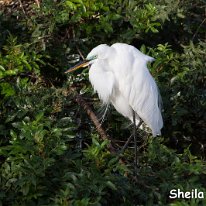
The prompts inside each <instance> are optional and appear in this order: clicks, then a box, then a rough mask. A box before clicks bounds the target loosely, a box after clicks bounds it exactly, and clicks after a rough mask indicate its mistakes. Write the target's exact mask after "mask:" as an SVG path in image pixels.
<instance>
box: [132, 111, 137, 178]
mask: <svg viewBox="0 0 206 206" xmlns="http://www.w3.org/2000/svg"><path fill="white" fill-rule="evenodd" d="M132 113H133V124H134V129H133V135H134V151H135V166H134V168H135V175H136V174H137V128H136V119H135V111H134V110H133V111H132Z"/></svg>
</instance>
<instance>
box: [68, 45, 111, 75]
mask: <svg viewBox="0 0 206 206" xmlns="http://www.w3.org/2000/svg"><path fill="white" fill-rule="evenodd" d="M109 49H110V47H109V46H108V45H106V44H100V45H99V46H97V47H95V48H94V49H92V50H91V52H90V53H89V54H88V55H87V57H86V59H85V60H83V61H82V62H80V63H78V64H76V65H75V66H73V67H71V68H70V69H68V70H67V71H66V72H65V73H69V72H73V71H75V70H77V69H79V68H84V67H87V66H89V65H92V64H93V63H95V61H97V60H100V59H102V60H103V59H106V58H107V57H108V55H109Z"/></svg>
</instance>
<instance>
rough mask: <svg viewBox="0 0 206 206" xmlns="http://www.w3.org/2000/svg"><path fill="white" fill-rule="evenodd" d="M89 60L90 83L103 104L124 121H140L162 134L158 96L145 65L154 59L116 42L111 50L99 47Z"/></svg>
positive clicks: (156, 133) (154, 134)
mask: <svg viewBox="0 0 206 206" xmlns="http://www.w3.org/2000/svg"><path fill="white" fill-rule="evenodd" d="M94 56H96V57H97V58H96V59H94V60H92V61H90V64H91V68H90V70H89V80H90V82H91V84H92V86H93V87H94V90H95V91H97V93H98V95H99V98H100V99H101V100H102V101H103V103H105V104H109V103H111V104H112V105H113V106H114V107H115V109H116V110H117V111H118V112H119V113H121V114H122V115H123V116H125V117H126V118H128V119H130V120H131V121H133V111H134V112H135V113H136V124H138V123H139V121H140V118H141V119H142V120H143V121H144V122H145V123H146V124H147V125H148V127H149V128H150V129H151V130H152V134H153V136H156V135H160V134H161V128H162V126H163V121H162V115H161V108H160V95H159V92H158V88H157V85H156V83H155V81H154V79H153V77H152V76H151V74H150V72H149V70H148V68H147V63H148V62H150V61H153V60H154V59H153V58H152V57H150V56H147V55H145V54H143V53H141V52H140V51H139V50H138V49H136V48H135V47H133V46H131V45H127V44H123V43H116V44H113V45H112V46H111V47H110V46H108V45H106V44H102V45H99V46H97V47H95V48H94V49H93V50H92V51H91V52H90V53H89V54H88V56H87V59H92V57H94Z"/></svg>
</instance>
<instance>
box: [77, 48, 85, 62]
mask: <svg viewBox="0 0 206 206" xmlns="http://www.w3.org/2000/svg"><path fill="white" fill-rule="evenodd" d="M76 48H77V51H78V52H79V55H80V56H81V58H82V59H83V60H85V57H84V55H83V54H82V52H81V51H80V49H79V47H78V46H77V47H76Z"/></svg>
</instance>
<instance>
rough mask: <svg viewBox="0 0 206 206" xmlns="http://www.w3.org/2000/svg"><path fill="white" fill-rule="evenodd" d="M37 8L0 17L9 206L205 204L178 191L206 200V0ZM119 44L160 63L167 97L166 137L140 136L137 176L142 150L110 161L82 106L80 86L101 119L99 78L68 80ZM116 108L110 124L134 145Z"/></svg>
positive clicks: (2, 139) (1, 195) (157, 70)
mask: <svg viewBox="0 0 206 206" xmlns="http://www.w3.org/2000/svg"><path fill="white" fill-rule="evenodd" d="M19 2H22V5H19ZM28 2H29V1H24V0H22V1H18V2H17V4H12V5H11V6H9V5H7V6H3V7H2V11H1V12H0V97H1V98H0V185H1V188H0V205H117V204H118V205H171V206H174V205H205V199H204V200H201V199H185V200H184V199H174V200H172V199H169V195H168V194H169V191H170V190H171V189H174V188H180V189H181V190H183V191H191V190H192V189H194V188H197V189H198V190H199V191H203V192H204V193H205V195H206V185H205V182H206V181H205V179H206V174H205V171H206V170H205V167H206V164H205V142H206V141H205V132H206V127H205V120H206V116H205V114H206V103H205V96H206V90H205V88H206V87H205V86H206V85H205V75H206V74H205V56H206V52H205V51H206V43H205V31H204V25H205V16H204V9H205V4H204V1H201V0H198V1H193V0H187V1H168V0H160V1H156V0H138V1H133V0H126V1H123V0H111V1H107V0H103V1H100V0H98V1H94V0H90V1H89V0H59V1H51V0H44V1H41V3H40V7H38V6H37V5H35V4H33V2H34V1H31V2H30V3H28ZM15 5H16V6H15ZM14 6H15V7H14ZM11 11H12V12H11ZM114 42H126V43H130V44H133V45H134V46H136V47H137V48H140V49H141V50H142V52H144V53H147V54H149V55H151V56H153V57H154V58H155V59H156V61H155V62H154V63H152V64H151V65H149V67H150V70H151V73H152V75H153V76H154V77H155V79H156V81H157V82H158V85H159V87H160V92H161V95H162V99H163V106H164V111H163V116H164V129H163V136H162V137H161V138H160V137H159V138H156V139H152V138H151V137H150V134H149V133H147V132H143V131H139V135H140V137H141V138H140V141H139V142H138V145H139V148H140V149H139V151H138V153H139V154H138V157H139V165H138V174H137V176H135V175H134V169H133V161H134V160H133V156H134V155H133V152H132V150H130V149H128V150H127V151H126V152H125V154H124V155H117V154H111V153H110V152H109V151H108V148H107V145H108V141H102V140H100V139H99V135H98V134H97V132H96V129H95V127H94V125H93V124H92V122H91V121H90V120H89V118H88V116H87V115H86V112H84V111H83V110H82V109H81V108H80V107H79V105H77V104H76V102H75V93H74V92H73V88H75V89H76V90H77V92H79V93H80V94H82V95H83V96H84V97H85V98H86V100H87V101H88V102H89V103H90V102H91V103H92V105H93V108H94V110H95V111H98V112H99V113H100V116H101V113H102V111H101V110H102V109H100V110H99V109H98V108H100V107H101V103H99V101H96V99H97V97H96V95H95V94H93V90H92V88H91V85H90V84H89V83H88V72H87V71H86V70H85V71H83V72H82V73H75V74H72V75H70V76H67V77H66V76H65V75H64V74H63V72H64V71H65V69H66V68H68V67H69V66H72V65H73V64H74V63H76V62H78V61H79V60H80V58H81V56H82V55H86V54H87V53H88V51H89V50H90V49H91V48H93V47H94V46H96V45H98V44H100V43H107V44H112V43H114ZM110 111H111V112H109V113H108V114H107V117H106V119H107V121H105V122H104V124H103V126H104V128H106V129H107V130H106V131H107V133H108V134H109V135H110V136H111V137H112V138H113V139H119V140H120V141H125V137H128V136H129V135H130V127H128V125H129V122H127V121H125V118H123V117H121V116H120V115H119V114H117V113H116V112H115V111H114V110H113V109H111V110H110ZM103 113H104V112H103ZM117 137H118V138H117ZM115 146H121V144H120V143H116V144H115Z"/></svg>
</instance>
